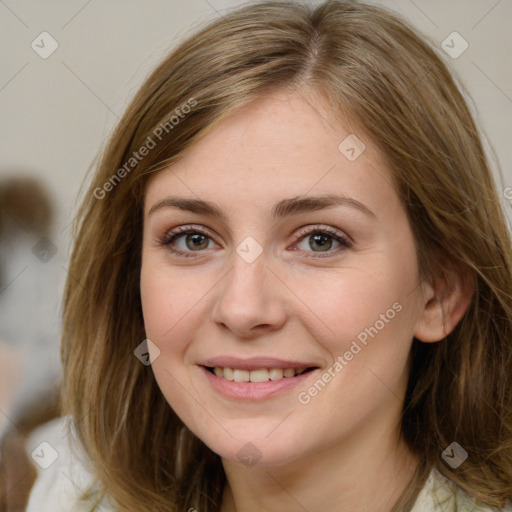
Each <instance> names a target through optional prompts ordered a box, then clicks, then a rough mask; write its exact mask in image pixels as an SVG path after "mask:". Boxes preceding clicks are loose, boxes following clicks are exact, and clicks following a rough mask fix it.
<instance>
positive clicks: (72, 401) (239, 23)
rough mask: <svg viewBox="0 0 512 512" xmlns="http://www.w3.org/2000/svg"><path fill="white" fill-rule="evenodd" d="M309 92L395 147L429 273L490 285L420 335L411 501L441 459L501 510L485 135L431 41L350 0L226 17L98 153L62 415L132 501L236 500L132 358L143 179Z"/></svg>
mask: <svg viewBox="0 0 512 512" xmlns="http://www.w3.org/2000/svg"><path fill="white" fill-rule="evenodd" d="M303 86H307V87H309V88H311V89H312V90H314V91H315V92H318V93H320V94H322V95H323V97H324V98H325V100H326V101H327V102H329V104H330V106H331V107H332V112H333V115H335V116H338V117H339V118H340V119H352V120H353V121H354V122H355V123H357V124H358V126H360V127H361V128H362V130H364V133H366V134H367V135H368V137H369V138H370V139H371V140H372V141H373V142H374V143H376V144H377V145H378V147H379V149H380V150H381V151H382V154H383V155H384V156H385V158H386V160H387V163H388V167H389V172H390V174H391V176H392V177H393V180H394V182H395V183H396V187H397V193H398V194H400V197H401V198H402V202H403V205H404V208H405V209H406V211H407V214H408V216H409V219H410V221H411V225H412V228H413V233H414V237H415V242H416V246H417V254H418V262H419V267H420V270H421V272H422V276H423V277H424V278H425V279H433V277H434V276H436V275H438V274H440V273H442V272H446V271H449V270H450V269H452V268H454V267H459V268H460V267H462V268H464V269H466V270H467V271H468V272H469V273H470V274H471V276H472V278H473V279H474V281H475V292H474V296H473V299H472V301H471V304H470V306H469V308H468V310H467V311H466V313H465V315H464V317H463V318H462V320H461V321H460V322H459V324H458V325H457V326H456V328H455V329H454V330H453V331H452V332H451V333H450V334H449V335H448V336H447V337H446V339H445V340H443V341H441V342H439V343H428V344H427V343H421V342H420V341H419V340H416V339H415V340H413V346H412V352H411V361H412V363H411V372H410V379H409V384H408V389H407V393H406V398H405V403H404V407H403V417H402V423H401V434H402V436H403V438H404V439H405V440H406V442H407V443H408V445H409V446H410V448H411V449H412V450H413V451H414V452H415V453H416V454H418V455H419V457H420V460H421V463H420V465H419V467H418V469H417V471H416V473H415V475H414V476H413V478H412V479H411V481H410V483H409V485H408V486H407V488H406V490H405V491H404V493H403V495H402V496H401V498H400V500H399V501H398V503H397V504H396V506H395V510H397V511H398V510H400V511H407V510H410V508H411V506H412V504H413V503H414V500H415V498H416V496H417V494H418V492H419V490H420V488H421V487H422V485H423V484H424V482H425V479H426V476H427V474H428V472H429V471H430V470H431V469H432V468H437V469H438V470H439V471H440V472H441V473H443V474H444V475H445V476H446V477H447V478H449V479H450V480H451V481H453V482H455V483H456V484H458V485H459V486H460V487H462V488H463V489H464V490H466V491H467V492H468V493H469V494H470V495H472V496H473V497H475V498H477V499H479V500H481V502H483V503H485V504H488V505H491V506H500V505H503V503H504V502H505V501H506V500H508V499H511V498H512V407H511V389H512V387H511V386H512V380H511V375H512V262H511V254H512V248H511V241H510V236H509V233H508V231H507V226H506V222H505V218H504V214H503V211H502V210H501V209H500V206H499V204H500V203H499V199H498V194H497V192H496V188H495V184H494V182H493V178H492V175H491V172H490V170H489V165H488V163H487V160H486V156H485V154H484V150H483V148H482V143H481V140H480V136H479V133H478V130H477V128H476V126H475V123H474V121H473V118H472V115H471V113H470V111H469V109H468V106H467V104H466V103H465V100H464V98H463V96H462V94H461V86H458V85H457V84H456V82H455V81H454V79H453V77H452V75H451V74H450V72H449V71H448V69H447V66H446V65H445V64H444V63H443V61H442V59H441V58H440V57H439V56H438V54H437V52H436V51H435V50H433V49H432V46H431V45H430V44H429V43H428V42H427V41H426V39H425V38H422V37H420V36H418V35H417V34H416V31H415V30H413V29H411V28H410V27H409V26H408V25H407V23H406V22H404V21H403V20H401V19H400V17H399V16H397V15H396V14H393V13H391V12H388V11H387V10H385V9H383V8H380V7H376V6H372V5H368V4H365V3H361V2H357V1H344V0H332V1H327V2H325V3H323V4H321V5H318V6H316V7H310V6H307V5H305V4H301V3H298V2H292V1H283V2H279V1H277V2H276V1H273V2H261V3H256V4H252V5H251V4H250V5H247V6H243V7H241V8H238V9H236V10H234V11H232V12H231V13H229V14H227V15H225V16H223V17H222V18H220V19H218V20H216V21H213V22H211V23H210V24H209V25H208V26H206V27H205V28H204V29H202V30H201V31H199V32H198V33H196V34H195V35H194V36H193V37H191V38H190V39H188V40H186V41H184V42H183V43H181V44H180V45H179V46H178V47H177V48H176V49H174V51H172V53H170V54H169V56H168V57H167V58H166V59H165V60H164V61H163V62H162V63H161V64H160V65H159V66H158V68H157V69H156V70H155V71H154V72H153V73H152V75H151V76H150V77H149V78H148V79H147V81H146V82H145V83H144V85H143V86H142V87H141V89H140V91H139V92H138V94H137V95H136V96H135V98H134V99H133V101H132V102H131V104H130V106H129V107H128V109H127V111H126V113H125V115H124V116H123V118H122V120H121V121H120V123H119V125H118V127H117V129H116V130H115V132H114V133H113V135H112V137H111V139H110V141H109V143H108V145H107V147H106V149H105V151H104V152H103V155H102V157H101V158H100V159H99V161H98V165H97V168H96V171H95V174H94V176H93V178H92V183H91V184H90V187H89V190H88V192H87V193H86V195H85V197H84V199H83V202H82V205H81V208H80V211H79V217H78V222H77V225H76V242H75V246H74V250H73V254H72V258H71V264H70V268H69V274H70V277H69V279H68V282H67V287H66V292H65V299H64V323H63V337H62V360H63V364H64V386H63V395H62V404H63V411H64V412H65V413H67V414H71V415H72V417H73V419H74V422H75V423H76V429H77V432H78V436H79V439H80V441H81V442H82V444H83V445H84V447H85V449H86V451H87V453H88V455H89V457H90V459H91V463H92V469H93V470H94V472H95V474H96V476H97V482H98V490H99V492H100V494H101V493H102V492H105V493H107V494H108V496H109V497H110V498H111V499H112V502H113V503H114V504H115V506H116V508H117V510H119V511H120V512H138V511H146V510H153V511H161V512H163V511H166V512H168V511H174V510H175V511H178V510H187V509H189V508H191V507H195V508H196V509H197V510H200V511H203V512H206V511H210V512H213V511H218V510H219V509H220V503H221V497H222V490H223V488H224V485H225V482H226V477H225V474H224V471H223V467H222V464H221V461H220V458H219V456H218V455H216V454H214V453H213V452H212V451H211V450H210V449H209V448H208V447H206V446H205V445H204V443H203V442H202V441H201V440H199V439H198V438H196V437H195V436H194V435H193V434H192V433H191V432H190V431H189V430H188V429H187V428H186V426H185V425H183V423H182V422H181V421H180V420H179V418H178V417H177V416H176V414H175V413H174V412H173V410H172V409H171V407H170V406H169V404H168V403H167V402H166V401H165V399H164V397H163V395H162V393H161V392H160V390H159V388H158V386H157V384H156V382H155V379H154V377H153V374H152V371H151V367H149V366H145V365H143V364H141V362H140V361H139V360H138V359H137V358H136V357H134V355H133V351H134V349H135V348H136V347H137V346H138V345H139V344H140V343H141V342H142V340H144V339H145V332H144V324H143V317H142V312H141V301H140V291H139V277H140V265H141V260H140V257H141V239H142V209H141V208H142V203H143V197H144V185H145V181H146V179H147V177H148V175H149V174H150V173H152V172H157V171H158V170H159V169H162V168H164V167H167V166H169V165H170V164H172V163H173V162H175V161H177V160H178V159H179V158H181V157H182V156H183V155H184V154H186V152H187V151H189V150H190V149H192V148H193V147H194V145H195V144H196V143H197V142H198V141H199V140H200V139H201V138H202V137H204V135H205V134H206V133H208V132H209V131H211V130H212V129H213V128H214V127H215V126H216V125H217V124H218V123H219V121H221V120H222V119H224V118H226V117H227V116H229V115H230V114H232V113H233V112H235V111H236V110H237V109H238V108H240V107H242V106H243V105H244V104H246V103H247V102H248V101H250V100H252V99H255V98H258V97H261V96H264V95H266V94H268V93H269V92H270V91H271V90H275V89H277V88H281V87H294V88H297V90H299V89H300V88H302V87H303ZM459 87H460V88H459ZM300 90H303V89H300ZM144 146H145V147H148V148H149V147H150V146H152V147H150V149H149V150H148V151H147V152H145V153H146V154H145V156H144V157H143V158H142V157H141V158H140V159H139V158H137V157H135V156H134V152H135V153H137V154H139V156H140V153H142V152H141V151H140V148H142V147H144ZM132 158H133V159H135V160H131V159H132ZM123 169H124V171H123ZM453 441H456V442H458V443H459V444H460V445H461V446H462V447H463V448H464V449H465V450H466V451H467V452H468V453H469V454H470V456H469V458H468V459H467V460H466V461H465V462H464V463H463V464H462V465H461V466H459V467H458V468H457V469H452V468H450V467H449V466H447V465H446V464H445V463H444V462H443V461H442V459H441V453H442V451H443V450H444V449H445V448H446V447H447V446H448V445H450V443H452V442H453ZM178 447H180V450H179V449H178ZM180 454H181V459H180ZM180 461H181V462H180Z"/></svg>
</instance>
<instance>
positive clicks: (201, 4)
mask: <svg viewBox="0 0 512 512" xmlns="http://www.w3.org/2000/svg"><path fill="white" fill-rule="evenodd" d="M242 3H243V2H239V1H236V0H165V1H164V0H153V1H152V2H141V1H135V0H123V1H121V0H108V1H102V2H100V1H99V0H67V1H65V2H64V1H63V0H61V1H56V0H46V1H41V0H0V45H1V47H2V48H3V49H4V51H3V52H2V55H1V57H0V62H1V68H0V70H1V71H0V222H1V224H0V225H1V227H0V439H1V437H2V434H3V433H4V432H6V431H7V430H8V429H13V428H16V427H17V426H19V425H17V422H18V421H21V420H19V418H20V417H22V415H23V413H24V411H26V410H27V408H30V407H31V404H34V403H37V402H41V403H43V404H44V400H45V399H46V398H45V397H47V396H48V394H49V393H51V390H52V389H54V388H55V383H56V382H57V381H58V377H59V374H60V367H59V324H60V303H61V295H62V291H63V286H64V282H65V280H66V278H67V277H68V257H69V254H70V242H71V240H70V235H71V222H72V220H73V218H74V215H75V211H76V207H77V197H78V194H79V190H80V188H81V186H82V185H83V181H84V179H85V177H86V173H87V170H88V168H89V166H90V165H91V163H92V161H93V159H94V157H95V156H96V155H97V154H98V152H99V151H100V150H101V148H102V146H103V144H104V143H105V141H106V139H107V137H108V135H109V133H110V131H111V130H112V129H113V127H114V125H115V124H116V122H117V121H118V119H119V118H120V116H121V115H122V113H123V111H124V109H125V107H126V106H127V103H128V101H129V100H130V99H131V97H132V96H133V94H134V93H135V92H136V90H137V88H138V87H139V85H140V83H141V82H142V81H143V80H144V78H145V77H146V76H147V74H148V73H149V72H150V71H151V70H152V69H153V68H154V66H155V65H156V63H157V62H158V61H160V60H161V58H162V57H163V56H164V55H165V54H166V53H167V52H168V51H169V49H171V48H172V47H173V46H175V45H176V44H177V43H178V42H179V41H181V40H182V39H184V38H185V37H187V36H188V35H189V34H190V33H191V32H194V31H195V30H196V28H197V27H198V26H199V25H201V24H203V23H206V22H207V21H209V20H212V19H215V18H216V17H218V16H222V15H223V13H225V12H226V10H227V9H230V8H232V7H235V6H237V5H241V4H242ZM310 3H318V2H313V1H312V2H310ZM374 3H376V4H383V5H386V6H388V7H390V8H392V9H394V10H396V11H398V12H399V13H401V14H403V15H404V16H405V17H406V18H408V19H409V20H410V21H411V22H412V23H413V24H414V25H415V26H416V27H418V29H419V30H420V31H422V32H423V33H425V34H427V35H428V36H429V37H430V39H431V40H432V41H433V43H434V45H435V46H436V47H437V48H438V51H439V52H440V53H441V54H442V55H444V57H445V60H446V61H448V63H449V65H450V66H451V68H452V69H453V70H454V71H455V72H457V73H458V74H459V76H460V77H461V79H462V81H463V83H464V84H465V85H466V87H467V88H468V89H469V92H470V94H471V96H472V98H473V101H474V103H472V104H473V108H474V110H475V115H476V117H477V121H478V122H479V125H480V127H481V129H482V130H483V131H484V132H485V133H486V135H487V137H488V142H489V143H488V149H489V155H490V159H491V162H492V163H493V166H494V169H495V173H496V177H497V183H498V188H499V190H500V193H502V194H501V195H502V202H503V206H504V207H505V209H506V212H507V215H508V218H509V225H510V219H512V188H511V187H512V150H511V144H510V137H511V133H512V115H511V114H512V65H511V61H510V55H511V53H512V35H511V34H512V33H511V31H510V20H511V19H512V1H511V0H475V1H471V2H468V1H465V0H451V1H450V2H445V1H442V0H390V1H375V2H374ZM491 147H493V148H494V151H495V153H494V152H493V151H492V150H491ZM495 157H496V158H497V162H499V165H501V168H502V170H503V173H504V180H503V181H501V180H499V178H498V175H497V172H496V169H497V162H496V161H495ZM71 278H76V279H79V278H80V276H71Z"/></svg>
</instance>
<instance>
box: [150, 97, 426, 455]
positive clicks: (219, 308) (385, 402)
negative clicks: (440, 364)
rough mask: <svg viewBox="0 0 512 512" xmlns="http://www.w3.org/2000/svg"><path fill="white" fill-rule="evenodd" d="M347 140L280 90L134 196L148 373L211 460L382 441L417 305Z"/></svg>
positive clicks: (400, 384)
mask: <svg viewBox="0 0 512 512" xmlns="http://www.w3.org/2000/svg"><path fill="white" fill-rule="evenodd" d="M182 122H187V121H186V119H185V120H183V121H182ZM354 131H355V129H354ZM350 133H351V130H350V129H349V128H347V126H346V127H345V128H340V127H339V126H335V125H334V123H333V121H332V119H331V116H330V115H329V114H328V110H327V108H326V107H325V106H324V104H323V103H322V102H321V101H320V100H319V99H318V98H316V97H314V96H312V95H309V96H308V97H307V98H306V97H305V96H302V95H299V94H298V93H286V92H284V91H280V92H276V93H273V94H272V95H269V96H267V97H266V98H265V99H264V100H258V101H256V102H253V103H252V104H250V105H249V106H248V107H247V108H246V109H244V110H243V111H241V112H239V113H238V114H236V115H234V116H232V117H230V118H228V119H226V120H224V121H223V122H221V123H220V124H219V125H218V126H217V127H215V128H214V129H213V130H212V132H211V133H209V134H208V135H207V136H206V137H205V138H204V139H203V140H202V141H201V142H199V143H198V144H197V145H196V146H195V147H194V149H193V150H192V151H191V152H190V153H189V154H188V155H187V156H186V157H185V158H184V159H182V160H181V161H179V162H177V163H175V164H174V165H172V166H171V167H170V168H168V169H166V170H163V171H161V172H159V173H157V174H156V175H155V176H153V177H152V178H151V180H150V181H149V183H148V186H147V189H146V196H145V208H144V236H143V251H142V255H143V257H142V270H141V295H142V306H143V312H144V322H145V327H146V334H147V338H148V339H149V340H151V342H152V343H153V344H154V345H152V344H149V345H150V347H152V349H151V352H152V356H153V358H154V361H153V364H152V367H153V371H154V374H155V377H156V380H157V382H158V385H159V387H160V389H161V390H162V393H163V394H164V396H165V398H166V400H167V401H168V403H169V404H170V406H171V407H172V408H173V409H174V410H175V412H176V413H177V414H178V416H179V417H180V418H181V419H182V420H183V422H184V423H185V424H186V425H187V426H188V427H189V428H190V429H191V430H192V431H193V432H194V433H195V434H196V435H197V436H198V437H199V438H201V439H202V440H203V441H204V442H205V443H206V444H207V445H208V446H209V447H210V448H211V449H212V450H213V451H215V452H217V453H218V454H220V455H221V456H222V457H224V458H225V459H230V460H233V461H237V460H238V461H241V462H245V463H247V464H252V463H254V462H257V461H260V462H261V463H265V464H269V465H274V464H284V463H287V462H290V461H292V460H295V459H297V458H300V457H305V456H307V455H310V454H313V453H315V452H318V451H319V450H322V449H324V448H333V447H334V446H336V445H342V444H343V443H348V441H350V440H354V439H356V436H357V435H360V434H361V432H364V431H366V430H365V429H366V428H367V426H368V425H370V424H372V425H378V426H379V428H380V429H381V430H382V431H391V430H393V429H396V428H397V426H398V419H399V417H400V411H401V407H402V399H403V395H404V393H405V389H406V385H407V378H408V364H407V363H408V355H409V351H410V346H411V342H412V338H413V335H414V332H415V326H416V324H417V322H419V319H420V317H421V314H422V311H423V308H424V304H425V302H426V299H425V298H424V297H423V295H422V294H423V291H422V287H421V286H419V281H418V268H417V260H416V255H415V246H414V242H413V236H412V232H411V229H410V226H409V223H408V220H407V217H406V213H405V211H404V209H403V207H402V206H401V204H400V201H399V198H398V195H397V193H396V191H395V190H394V188H393V186H392V185H391V179H390V176H389V174H388V172H387V171H386V169H385V164H384V161H383V160H382V158H381V156H380V155H379V153H378V151H377V150H376V148H375V146H374V145H373V144H372V143H371V141H369V140H368V139H367V138H366V137H365V135H364V133H362V132H359V131H355V136H356V137H358V138H359V139H362V140H363V141H364V144H365V146H366V147H365V149H364V150H363V148H362V146H360V145H358V143H357V140H356V139H355V138H354V134H353V135H350ZM347 137H348V139H347ZM155 346H156V347H157V348H158V350H157V349H156V347H155Z"/></svg>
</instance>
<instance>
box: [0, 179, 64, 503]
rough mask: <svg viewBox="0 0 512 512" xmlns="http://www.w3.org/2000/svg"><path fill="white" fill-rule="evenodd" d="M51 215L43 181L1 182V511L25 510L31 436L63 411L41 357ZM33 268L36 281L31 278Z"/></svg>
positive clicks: (44, 344)
mask: <svg viewBox="0 0 512 512" xmlns="http://www.w3.org/2000/svg"><path fill="white" fill-rule="evenodd" d="M53 217H54V208H53V206H52V201H51V198H50V195H49V193H48V191H47V190H46V189H45V187H44V186H43V185H42V184H41V183H40V182H39V181H38V180H36V179H35V178H31V177H11V178H5V179H4V180H2V181H0V255H1V256H0V311H1V319H2V325H1V329H0V511H9V512H13V511H21V510H24V509H25V506H26V501H27V495H28V492H29V490H30V487H31V486H32V483H33V481H34V479H35V476H36V470H35V467H34V464H33V462H32V461H31V459H30V456H29V454H28V452H27V449H26V440H27V436H28V435H29V434H30V432H31V431H32V430H33V429H34V428H35V427H37V426H38V425H40V424H41V423H44V422H46V421H48V420H49V419H51V418H53V417H55V416H57V414H58V413H57V400H56V391H55V390H54V389H51V388H50V389H48V385H47V384H48V381H51V380H52V379H51V378H48V377H47V376H46V377H45V372H47V371H48V366H49V365H48V364H45V363H46V361H45V359H44V358H43V359H41V357H40V353H42V352H44V351H45V349H46V348H47V346H48V338H51V336H52V335H51V334H48V329H47V328H45V326H44V321H43V322H42V321H41V319H42V318H43V316H44V315H46V316H47V317H48V311H45V307H46V308H47V306H48V304H47V302H48V301H44V300H40V299H41V296H42V295H44V294H42V293H41V292H42V291H43V288H44V284H43V283H44V281H45V277H46V278H51V274H52V272H51V269H50V272H48V270H49V267H43V268H44V269H45V270H46V273H48V274H49V275H46V276H45V272H44V271H43V268H41V267H38V266H37V264H41V263H44V262H47V261H48V260H49V259H50V258H51V257H52V255H53V253H54V252H55V250H56V247H55V246H53V244H52V242H51V241H50V238H49V235H50V231H51V226H52V219H53ZM34 242H35V243H34ZM29 251H30V252H31V254H28V252H29ZM28 256H30V257H32V258H33V260H32V261H31V260H30V259H29V260H26V258H27V257H28ZM27 263H28V264H27ZM30 267H32V269H30ZM25 272H27V274H25ZM34 272H35V274H34ZM31 273H32V277H33V278H34V277H35V278H36V279H30V278H27V277H30V274H31ZM23 274H25V276H23ZM24 278H25V279H24ZM41 278H42V279H41ZM20 304H22V306H23V307H22V308H20ZM31 306H33V307H31ZM47 320H50V322H51V321H52V320H51V319H50V318H47ZM45 338H46V339H45ZM50 357H51V355H50ZM46 358H48V356H46ZM42 376H43V377H44V378H41V377H42Z"/></svg>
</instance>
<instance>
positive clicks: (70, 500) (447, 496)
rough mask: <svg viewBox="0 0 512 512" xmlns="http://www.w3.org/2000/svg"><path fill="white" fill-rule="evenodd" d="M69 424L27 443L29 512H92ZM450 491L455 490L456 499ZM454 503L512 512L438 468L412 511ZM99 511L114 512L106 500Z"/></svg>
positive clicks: (47, 428)
mask: <svg viewBox="0 0 512 512" xmlns="http://www.w3.org/2000/svg"><path fill="white" fill-rule="evenodd" d="M69 421H70V418H69V417H64V418H57V419H55V420H53V421H51V422H49V423H47V424H45V425H43V426H41V427H39V428H38V429H37V430H35V431H34V432H33V433H32V435H31V436H30V437H29V439H28V441H27V449H28V453H29V454H30V455H31V457H32V459H33V460H34V461H35V462H36V467H37V469H38V477H37V479H36V481H35V483H34V486H33V487H32V491H31V494H30V499H29V503H28V507H27V509H26V512H91V505H90V504H89V505H88V504H87V502H82V503H79V498H80V497H81V496H82V495H83V493H84V492H85V491H86V490H87V488H88V487H89V485H91V484H92V483H93V477H92V474H91V473H90V472H89V471H88V470H87V469H86V467H85V460H86V458H85V457H84V456H83V453H81V452H80V450H79V448H78V446H79V444H78V442H77V440H76V437H75V436H74V434H68V432H69V430H68V425H67V423H68V422H69ZM71 438H73V439H71ZM73 440H74V441H75V442H74V443H73V450H72V449H71V444H72V443H71V441H73ZM451 489H456V496H454V493H453V491H452V490H451ZM455 503H457V505H458V508H457V509H456V510H458V511H459V512H477V511H478V512H512V506H510V505H509V506H508V507H506V508H504V509H502V510H501V511H497V509H493V508H490V507H485V508H482V507H480V508H477V507H476V505H474V503H473V500H472V499H471V498H470V497H469V496H468V495H467V494H466V493H465V492H464V491H463V490H462V489H460V488H456V487H455V486H454V484H453V483H452V482H450V481H449V480H447V479H446V478H445V477H444V476H443V475H441V473H439V472H438V471H437V470H435V469H434V470H433V471H432V472H431V474H430V475H429V477H428V479H427V481H426V484H425V486H424V487H423V489H422V490H421V492H420V494H419V495H418V498H417V500H416V502H415V504H414V507H413V508H412V510H411V512H448V511H450V512H451V511H452V510H454V508H453V507H454V504H455ZM98 510H100V511H101V512H115V510H114V509H113V508H111V507H110V506H109V505H108V504H107V503H106V502H104V501H103V502H101V504H100V507H99V509H98Z"/></svg>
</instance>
